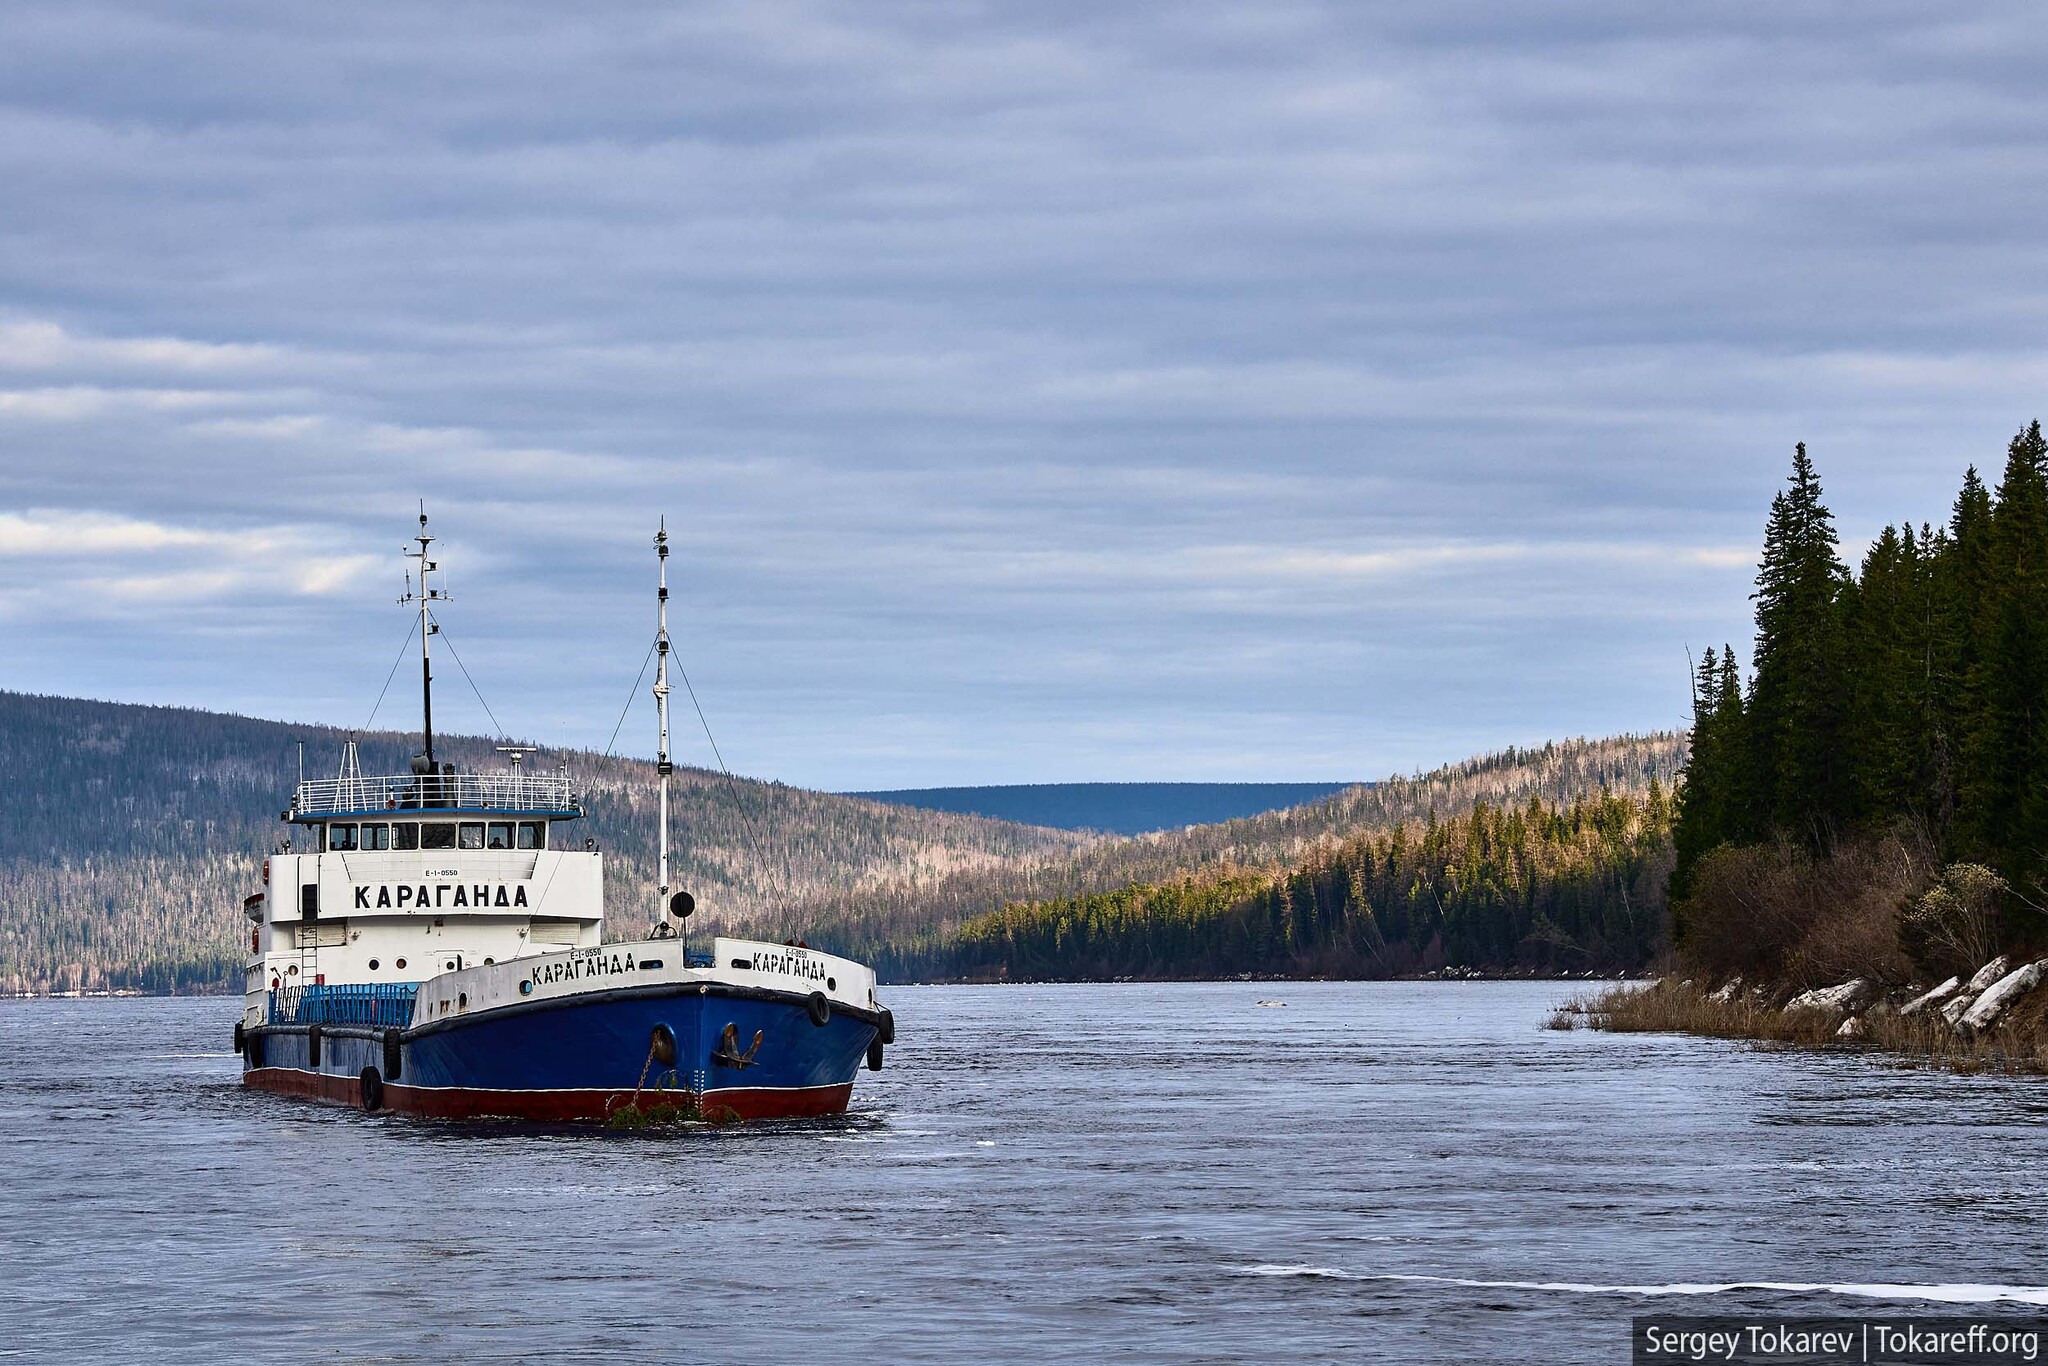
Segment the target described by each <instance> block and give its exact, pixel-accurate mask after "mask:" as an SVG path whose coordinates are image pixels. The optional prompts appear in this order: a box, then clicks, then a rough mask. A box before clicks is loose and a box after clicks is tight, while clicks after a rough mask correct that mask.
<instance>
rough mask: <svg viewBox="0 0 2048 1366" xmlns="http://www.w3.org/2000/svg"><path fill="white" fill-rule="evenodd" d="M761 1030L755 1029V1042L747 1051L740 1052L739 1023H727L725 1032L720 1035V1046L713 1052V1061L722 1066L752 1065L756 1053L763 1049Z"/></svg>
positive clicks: (748, 1046)
mask: <svg viewBox="0 0 2048 1366" xmlns="http://www.w3.org/2000/svg"><path fill="white" fill-rule="evenodd" d="M761 1035H762V1031H761V1030H758V1029H757V1030H755V1031H754V1041H753V1043H751V1044H749V1045H747V1051H746V1052H744V1053H742V1052H740V1031H739V1027H738V1026H737V1025H730V1024H729V1025H727V1026H726V1027H725V1033H723V1034H721V1035H719V1037H718V1048H717V1049H716V1050H715V1051H714V1052H713V1053H712V1054H711V1061H713V1062H715V1063H717V1064H718V1065H719V1066H720V1067H752V1066H753V1065H754V1055H755V1054H756V1053H759V1052H760V1051H761Z"/></svg>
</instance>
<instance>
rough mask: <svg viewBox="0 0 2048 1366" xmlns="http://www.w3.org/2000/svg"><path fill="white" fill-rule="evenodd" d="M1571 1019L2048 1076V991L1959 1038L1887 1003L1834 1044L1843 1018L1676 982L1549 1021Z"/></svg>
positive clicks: (1603, 997) (1605, 998) (1606, 998)
mask: <svg viewBox="0 0 2048 1366" xmlns="http://www.w3.org/2000/svg"><path fill="white" fill-rule="evenodd" d="M1571 1015H1576V1016H1578V1017H1579V1018H1580V1019H1582V1020H1583V1021H1584V1023H1585V1026H1586V1027H1587V1028H1589V1029H1605V1030H1609V1031H1612V1032H1615V1033H1656V1034H1697V1035H1701V1036H1704V1037H1706V1038H1713V1039H1746V1040H1749V1041H1751V1042H1754V1043H1759V1044H1766V1043H1768V1044H1779V1045H1788V1046H1792V1047H1798V1048H1813V1049H1828V1050H1831V1051H1840V1052H1859V1053H1869V1052H1877V1053H1890V1054H1893V1055H1896V1056H1897V1057H1898V1058H1899V1059H1901V1060H1902V1061H1903V1062H1905V1063H1907V1064H1909V1065H1912V1066H1918V1067H1936V1068H1944V1069H1946V1070H1949V1071H1952V1072H1963V1073H1969V1072H1999V1073H2008V1074H2013V1075H2034V1076H2041V1075H2048V989H2041V990H2037V991H2035V992H2034V993H2033V994H2032V995H2030V996H2028V997H2027V998H2026V999H2025V1000H2023V1001H2021V1002H2020V1004H2019V1005H2017V1006H2015V1007H2014V1008H2013V1010H2012V1012H2011V1013H2010V1014H2009V1015H2008V1016H2007V1017H2006V1018H2005V1019H2004V1020H2003V1021H2001V1022H2000V1023H1999V1024H1998V1025H1997V1026H1996V1027H1994V1028H1993V1029H1991V1030H1989V1031H1986V1032H1985V1033H1983V1034H1979V1035H1977V1036H1975V1037H1972V1038H1964V1037H1963V1036H1962V1035H1960V1034H1958V1033H1956V1032H1955V1031H1954V1030H1953V1029H1951V1028H1949V1026H1948V1025H1947V1024H1946V1023H1944V1022H1943V1021H1942V1019H1941V1018H1940V1016H1939V1015H1936V1014H1933V1013H1931V1012H1930V1013H1923V1014H1921V1015H1917V1016H1913V1017H1911V1018H1908V1017H1905V1016H1902V1015H1900V1014H1899V1013H1898V1010H1897V1009H1896V1007H1895V1005H1893V1004H1891V1003H1889V1002H1887V1003H1883V1004H1880V1005H1878V1006H1875V1007H1873V1008H1872V1009H1870V1010H1869V1011H1867V1012H1865V1013H1864V1015H1863V1016H1862V1019H1863V1023H1864V1027H1865V1029H1866V1031H1867V1033H1866V1034H1865V1036H1864V1037H1863V1038H1860V1039H1856V1040H1853V1041H1851V1040H1844V1039H1840V1038H1837V1037H1836V1035H1835V1030H1836V1029H1837V1028H1838V1027H1839V1026H1840V1024H1841V1022H1842V1016H1840V1015H1838V1014H1835V1013H1833V1012H1830V1011H1820V1010H1801V1011H1794V1012H1792V1013H1790V1014H1787V1013H1786V1012H1785V1011H1784V1010H1782V1009H1780V1008H1779V1004H1778V999H1777V998H1775V997H1771V996H1759V995H1757V994H1756V993H1752V992H1742V993H1738V994H1737V995H1736V997H1735V998H1734V999H1733V1000H1729V1001H1717V1000H1713V999H1711V998H1710V997H1709V996H1708V994H1707V992H1706V991H1704V990H1701V989H1700V988H1698V987H1695V986H1688V985H1686V984H1684V983H1681V982H1676V981H1669V980H1667V981H1664V982H1659V983H1656V984H1654V985H1651V986H1647V987H1644V986H1618V987H1611V988H1609V989H1608V990H1606V991H1604V992H1601V993H1600V994H1599V995H1597V996H1593V997H1590V998H1588V999H1585V1000H1582V1001H1575V1002H1573V1003H1572V1005H1570V1006H1568V1007H1566V1008H1565V1009H1564V1010H1562V1011H1560V1012H1558V1016H1553V1017H1552V1019H1551V1021H1550V1023H1549V1026H1548V1027H1550V1028H1553V1029H1556V1028H1570V1027H1571V1026H1570V1025H1559V1024H1558V1023H1557V1019H1558V1017H1559V1016H1571Z"/></svg>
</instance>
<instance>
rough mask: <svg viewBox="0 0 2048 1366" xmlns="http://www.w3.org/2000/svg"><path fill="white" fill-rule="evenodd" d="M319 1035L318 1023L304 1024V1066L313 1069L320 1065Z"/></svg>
mask: <svg viewBox="0 0 2048 1366" xmlns="http://www.w3.org/2000/svg"><path fill="white" fill-rule="evenodd" d="M320 1036H321V1029H320V1026H319V1025H307V1026H306V1066H308V1067H311V1068H313V1069H314V1070H315V1071H318V1070H319V1067H320Z"/></svg>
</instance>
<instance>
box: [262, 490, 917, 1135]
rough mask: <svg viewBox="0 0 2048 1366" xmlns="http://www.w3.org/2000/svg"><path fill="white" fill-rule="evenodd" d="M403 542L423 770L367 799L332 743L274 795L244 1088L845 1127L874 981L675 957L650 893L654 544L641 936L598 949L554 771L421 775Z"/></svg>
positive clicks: (427, 711)
mask: <svg viewBox="0 0 2048 1366" xmlns="http://www.w3.org/2000/svg"><path fill="white" fill-rule="evenodd" d="M420 526H421V534H420V535H419V536H418V537H416V538H415V539H416V540H417V541H418V544H419V549H418V550H417V551H408V552H407V555H408V557H409V558H412V559H415V560H417V561H418V565H419V580H418V585H417V587H416V588H414V587H412V586H411V585H410V584H409V586H408V592H407V595H406V598H405V599H403V600H404V601H406V602H408V603H417V605H418V607H419V611H420V620H419V622H418V630H419V634H420V643H421V651H420V679H421V690H422V705H423V718H424V719H423V724H422V739H423V745H422V750H421V753H420V754H419V755H418V756H416V757H415V758H414V759H413V761H412V764H411V766H410V767H411V771H410V772H408V773H405V774H400V775H395V776H364V775H363V774H361V773H360V771H359V770H358V765H357V760H356V756H355V749H354V746H353V744H350V745H349V746H348V747H347V748H346V749H345V751H344V756H343V760H342V764H341V770H340V773H339V774H338V776H336V777H334V778H331V779H322V780H315V781H310V782H301V783H300V784H299V786H298V788H297V790H296V791H295V792H294V794H293V796H292V802H291V806H290V808H289V809H288V810H287V811H286V812H285V813H284V817H285V819H286V820H287V821H289V822H290V823H291V824H292V825H293V826H294V827H296V828H297V830H298V831H299V832H300V833H298V834H295V835H294V838H293V839H292V840H291V841H289V842H288V844H287V850H288V851H287V852H283V853H279V854H275V855H273V856H272V857H270V858H269V859H266V860H265V861H264V866H263V890H262V891H260V892H258V893H256V894H255V895H253V896H250V897H249V898H248V899H247V900H246V901H245V903H244V905H243V910H244V913H245V914H246V916H247V918H248V920H249V922H250V930H249V960H248V979H247V992H246V996H245V999H244V1006H243V1012H242V1018H241V1020H240V1021H239V1022H238V1023H237V1024H236V1026H235V1045H236V1048H237V1050H238V1051H239V1052H240V1053H241V1054H242V1066H243V1072H242V1079H243V1084H244V1085H246V1086H250V1087H254V1088H258V1089H261V1090H267V1091H275V1092H279V1093H281V1094H286V1095H295V1096H305V1097H311V1098H317V1099H323V1100H330V1101H340V1102H344V1103H348V1104H354V1105H359V1106H361V1107H362V1108H363V1109H365V1110H394V1111H398V1112H401V1113H405V1114H413V1115H423V1116H432V1117H437V1118H473V1117H485V1116H492V1117H506V1118H520V1119H539V1120H603V1119H607V1118H611V1117H614V1116H617V1115H618V1114H619V1113H620V1112H621V1111H622V1110H624V1109H626V1108H627V1107H634V1108H640V1107H649V1106H652V1105H656V1104H673V1105H678V1106H680V1107H683V1108H684V1109H685V1110H694V1111H695V1112H697V1113H701V1114H704V1115H706V1116H710V1117H719V1116H723V1115H731V1116H734V1117H738V1118H742V1119H756V1118H770V1117H792V1116H807V1115H827V1114H836V1113H839V1112H840V1111H843V1110H844V1109H845V1108H846V1105H847V1102H848V1100H849V1099H850V1097H851V1095H852V1091H853V1082H854V1078H855V1076H856V1074H857V1073H858V1071H859V1069H860V1067H861V1065H862V1064H863V1062H865V1063H866V1065H867V1066H868V1067H870V1068H876V1069H879V1068H880V1067H881V1065H882V1054H883V1049H884V1047H885V1046H886V1045H888V1044H890V1043H893V1042H894V1041H895V1021H894V1018H893V1016H891V1014H890V1012H889V1011H888V1010H886V1009H884V1008H882V1007H881V1005H880V1004H879V1003H878V1002H877V1001H876V999H875V976H874V973H873V972H872V971H871V970H869V969H868V968H867V967H865V966H863V965H861V964H859V963H856V962H853V961H852V960H850V959H846V958H841V957H838V956H835V955H833V954H827V953H820V952H818V951H816V950H813V949H810V948H807V947H804V946H801V945H792V944H770V943H762V942H757V941H754V940H746V939H735V938H726V937H718V938H714V939H712V940H711V944H710V949H709V951H708V952H705V951H701V950H698V951H691V950H690V949H689V948H688V947H687V944H688V941H687V940H686V939H685V938H684V937H683V936H682V934H681V933H680V930H679V928H678V927H679V926H680V925H681V924H683V922H684V921H685V919H686V917H687V916H688V915H689V914H690V912H691V911H692V909H694V902H693V901H692V899H691V897H690V895H689V893H687V892H681V891H674V890H672V889H671V887H670V886H669V858H668V804H669V803H668V796H669V793H668V788H669V780H670V777H671V775H672V773H673V771H674V770H673V765H672V764H671V762H670V760H669V755H668V654H669V641H668V632H667V603H668V588H667V557H668V540H667V535H666V532H663V533H662V534H660V535H658V536H657V537H656V538H655V546H656V550H657V553H658V555H659V557H660V559H661V568H662V576H661V587H660V598H659V616H658V621H659V628H658V631H657V635H656V641H655V644H656V649H657V651H658V653H659V656H660V665H659V667H658V669H657V671H656V675H655V690H654V691H655V699H656V703H657V711H658V713H659V718H660V728H661V734H660V758H659V762H658V765H657V774H658V781H659V784H660V813H661V814H660V820H661V829H660V843H659V868H658V880H659V883H660V886H659V889H658V894H657V898H656V903H655V904H656V906H657V907H658V908H659V909H658V910H657V911H656V916H655V918H656V920H657V922H658V923H657V924H656V926H655V927H654V929H652V930H651V931H650V932H649V933H648V935H647V936H646V937H645V938H641V939H637V940H631V941H624V942H613V943H606V942H604V920H605V912H604V867H603V857H604V856H603V855H602V853H600V852H599V851H598V850H597V848H596V846H595V843H594V841H590V840H585V839H581V838H579V837H578V836H577V834H576V833H575V831H576V827H575V825H574V824H573V823H574V822H575V821H577V820H579V819H581V818H582V816H583V806H582V802H581V799H580V797H579V794H578V793H577V792H576V791H575V788H574V785H573V783H572V782H571V780H570V778H569V777H568V776H567V774H566V772H564V773H555V774H541V773H533V772H528V771H524V770H523V769H522V766H521V763H522V760H523V759H524V758H525V757H526V755H527V754H528V753H530V751H525V750H522V749H517V748H512V749H508V750H507V755H508V766H507V768H506V770H505V771H503V772H499V773H491V774H483V773H461V772H457V771H456V770H455V768H454V766H453V765H451V764H448V763H445V762H442V761H439V760H437V759H436V758H435V757H434V746H433V670H432V662H431V647H430V644H429V642H430V641H431V639H432V637H433V635H434V634H435V626H434V622H433V617H432V612H431V607H432V605H433V604H435V603H439V602H442V601H445V599H444V598H443V597H442V595H441V593H440V590H439V589H437V588H434V587H430V586H429V585H430V578H429V576H430V575H431V574H432V573H434V572H435V571H436V570H437V568H438V566H437V565H436V564H435V562H434V561H433V560H431V559H429V558H428V548H429V546H430V544H431V543H432V538H430V537H429V536H427V535H426V534H425V529H426V518H425V517H424V516H422V517H421V518H420ZM298 845H303V846H304V847H303V849H302V850H298V849H294V848H293V846H298ZM670 917H673V919H674V920H675V921H676V924H675V925H671V924H670V923H669V918H670Z"/></svg>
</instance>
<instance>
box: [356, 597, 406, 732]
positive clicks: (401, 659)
mask: <svg viewBox="0 0 2048 1366" xmlns="http://www.w3.org/2000/svg"><path fill="white" fill-rule="evenodd" d="M408 615H410V614H409V613H408ZM419 629H420V624H419V622H418V621H413V622H410V623H409V624H408V625H407V626H406V628H405V639H404V641H403V642H401V643H400V644H399V647H398V658H396V659H394V660H392V661H391V672H390V673H388V674H385V675H384V686H383V687H381V688H379V689H378V690H377V705H376V706H374V707H371V708H370V721H375V720H376V719H377V712H378V710H379V708H381V707H383V705H384V695H385V694H386V693H388V692H390V691H391V680H392V679H394V678H396V677H398V666H399V665H401V664H403V663H405V651H406V647H407V646H409V645H411V644H412V633H413V632H415V631H417V630H419ZM370 721H365V722H363V729H364V730H368V729H369V728H370Z"/></svg>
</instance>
